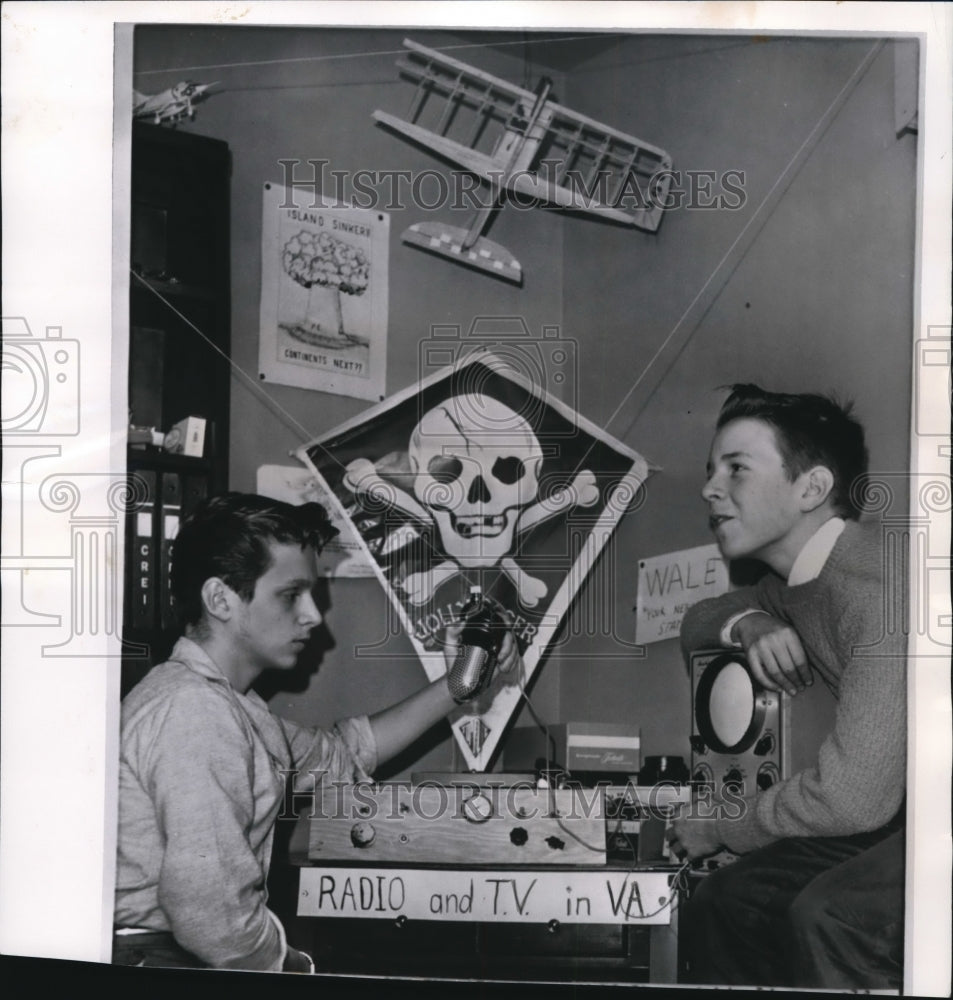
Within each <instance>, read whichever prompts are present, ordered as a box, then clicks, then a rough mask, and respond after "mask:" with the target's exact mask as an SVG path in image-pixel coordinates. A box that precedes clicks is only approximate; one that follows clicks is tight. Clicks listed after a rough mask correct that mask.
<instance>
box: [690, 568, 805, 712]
mask: <svg viewBox="0 0 953 1000" xmlns="http://www.w3.org/2000/svg"><path fill="white" fill-rule="evenodd" d="M772 584H774V581H773V580H771V579H770V578H766V580H765V581H764V582H762V583H759V584H757V585H756V586H754V587H744V588H742V589H740V590H735V591H730V592H729V593H727V594H722V595H720V596H719V597H712V598H709V599H707V600H704V601H700V602H699V603H698V604H695V605H693V606H692V607H691V608H689V609H688V612H687V613H686V615H685V619H684V621H683V622H682V630H681V642H682V653H683V655H684V657H685V662H686V664H687V663H688V661H689V657H690V655H691V654H692V653H693V652H695V651H696V650H699V649H710V648H735V649H741V650H743V651H744V653H745V654H746V656H747V659H748V665H749V667H750V668H751V673H752V675H753V676H754V678H755V680H756V681H757V682H758V683H759V684H760V685H761V686H762V687H764V688H767V689H768V690H769V691H781V690H784V691H787V693H788V694H791V695H794V694H796V693H797V692H798V690H803V689H804V687H805V686H807V685H808V684H810V683H812V678H811V667H810V664H809V663H808V659H807V656H806V654H805V652H804V648H803V646H802V645H801V640H800V637H799V636H798V634H797V632H796V631H795V630H794V629H793V628H792V627H791V626H790V625H789V624H788V623H787V622H785V621H783V620H782V619H781V618H778V617H776V616H775V615H774V614H772V612H771V610H770V609H771V607H772V604H771V601H770V599H769V590H770V587H771V586H772ZM729 625H730V627H731V640H732V642H733V643H734V645H733V646H726V644H725V632H726V631H727V629H728V626H729Z"/></svg>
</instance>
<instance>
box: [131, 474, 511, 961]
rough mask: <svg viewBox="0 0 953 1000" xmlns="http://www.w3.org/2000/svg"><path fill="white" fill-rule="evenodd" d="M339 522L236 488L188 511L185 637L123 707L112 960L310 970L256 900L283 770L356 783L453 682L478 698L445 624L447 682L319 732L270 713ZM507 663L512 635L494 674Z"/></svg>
mask: <svg viewBox="0 0 953 1000" xmlns="http://www.w3.org/2000/svg"><path fill="white" fill-rule="evenodd" d="M336 533H337V532H336V530H335V529H334V528H333V527H331V525H330V524H329V522H328V519H327V514H326V512H325V511H324V508H323V507H321V506H320V505H319V504H304V505H302V506H300V507H294V506H291V505H289V504H285V503H281V502H280V501H276V500H269V499H266V498H265V497H260V496H255V495H250V494H247V495H246V494H239V493H230V494H226V495H224V496H221V497H216V498H214V499H212V500H209V501H206V502H205V503H204V504H202V505H200V507H199V508H198V509H197V510H196V511H195V512H194V513H193V514H192V515H191V516H190V517H189V518H188V519H187V520H186V521H185V522H184V524H183V526H182V529H181V531H180V532H179V535H178V537H177V538H176V542H175V560H174V562H173V570H172V587H173V593H174V596H175V600H176V605H177V607H178V609H179V610H180V613H181V615H182V617H183V619H184V621H185V623H186V625H185V635H184V636H183V637H182V638H181V639H179V641H178V642H177V643H176V645H175V648H174V649H173V651H172V654H171V656H170V657H169V660H168V661H167V662H166V663H163V664H160V665H159V666H157V667H154V668H153V669H152V670H151V671H150V672H149V674H148V675H147V676H146V677H145V678H144V679H143V680H142V681H141V682H140V683H139V684H138V685H137V686H136V687H134V688H133V689H132V690H131V691H130V692H129V694H128V695H127V696H126V698H125V699H124V700H123V704H122V712H121V742H120V755H121V756H120V770H119V831H118V863H117V874H116V905H115V913H114V922H115V926H116V932H115V935H114V939H113V962H114V963H115V964H123V965H150V966H163V965H164V966H180V967H181V966H186V967H200V968H201V967H214V968H224V969H252V970H258V971H292V972H307V971H312V965H311V960H310V958H309V957H308V956H307V955H305V954H304V953H303V952H299V951H296V950H295V949H293V948H290V947H288V945H287V942H286V939H285V933H284V929H283V927H282V925H281V923H280V921H279V920H278V918H277V917H276V916H275V914H274V913H273V912H272V911H271V910H269V909H268V906H267V892H266V888H265V886H266V882H267V878H268V869H269V863H270V860H271V847H272V841H273V838H274V830H275V820H276V818H277V815H278V812H279V809H280V807H281V804H282V802H283V801H284V792H285V779H286V778H287V777H288V775H289V772H290V773H292V774H293V775H294V782H295V789H296V790H306V787H307V783H308V776H309V774H312V773H314V774H315V775H316V777H317V779H318V780H324V781H332V782H335V781H336V782H342V781H343V782H356V781H366V780H368V774H369V773H371V772H373V771H374V769H375V768H376V767H377V765H378V764H379V763H383V762H384V761H386V760H388V759H389V758H390V757H393V756H394V755H395V754H397V753H399V752H400V751H401V750H402V749H404V747H406V746H407V745H408V744H409V743H411V742H412V741H413V740H414V739H416V738H417V736H419V735H420V734H421V733H422V732H424V731H425V730H426V729H428V728H429V727H430V726H432V725H434V724H435V723H436V722H437V721H438V720H439V719H441V718H442V717H443V716H445V715H446V714H447V713H448V712H450V711H451V710H452V709H453V708H454V707H455V701H454V698H453V697H452V696H451V693H450V692H451V690H453V691H455V692H458V693H459V694H461V695H465V696H467V697H473V696H475V695H476V694H477V693H478V692H477V691H475V690H470V689H469V688H466V687H465V686H463V685H462V684H458V683H457V682H456V679H455V677H454V674H455V671H456V670H457V669H458V668H457V666H456V664H455V654H456V648H457V640H458V637H459V632H460V629H459V628H453V629H448V630H447V636H446V643H445V648H444V653H445V656H446V659H447V671H448V672H447V675H446V676H445V677H443V678H441V679H439V680H437V681H434V682H433V683H431V684H429V685H428V686H426V687H424V688H422V689H421V690H420V691H418V692H416V693H415V694H412V695H410V696H409V697H408V698H406V699H405V700H404V701H402V702H400V703H398V704H397V705H394V706H392V707H390V708H388V709H385V710H383V711H381V712H378V713H377V714H375V715H372V716H370V717H368V716H359V717H357V718H352V719H345V720H344V721H342V722H339V723H337V724H336V725H335V727H334V728H333V730H332V731H331V732H322V731H321V730H318V729H312V728H308V727H304V726H298V725H295V724H294V723H291V722H288V721H286V720H282V719H280V718H279V717H278V716H276V715H272V714H271V712H269V710H268V706H267V704H266V703H265V701H264V700H263V699H262V698H261V697H260V696H259V695H258V694H257V693H256V692H255V691H254V690H253V689H252V685H253V684H254V683H255V681H256V680H257V679H258V678H259V677H260V676H261V674H262V673H263V672H264V671H266V670H290V669H292V668H293V667H294V666H295V664H296V663H297V660H298V657H299V655H300V653H301V652H302V650H303V649H304V646H305V643H306V641H307V639H308V635H309V633H310V632H311V630H312V629H313V628H314V627H315V626H316V625H318V624H319V623H320V622H321V613H320V612H319V611H318V609H317V607H316V606H315V603H314V600H313V598H312V591H313V589H314V585H315V583H316V568H317V567H316V561H315V551H316V550H317V549H318V548H319V547H320V545H322V544H323V543H324V542H326V541H327V540H328V538H329V537H332V536H333V535H334V534H336ZM518 661H519V655H518V652H517V648H516V643H515V641H514V639H513V636H512V634H511V633H510V632H509V630H507V632H506V634H505V636H504V639H503V645H502V649H501V652H500V655H499V661H498V663H499V670H500V671H501V673H502V674H504V675H506V677H505V678H504V679H510V678H513V677H514V676H515V675H516V673H517V671H516V670H515V669H514V667H516V666H517V664H518ZM488 679H489V678H486V679H485V681H486V680H488ZM451 683H453V684H454V685H455V686H453V687H451Z"/></svg>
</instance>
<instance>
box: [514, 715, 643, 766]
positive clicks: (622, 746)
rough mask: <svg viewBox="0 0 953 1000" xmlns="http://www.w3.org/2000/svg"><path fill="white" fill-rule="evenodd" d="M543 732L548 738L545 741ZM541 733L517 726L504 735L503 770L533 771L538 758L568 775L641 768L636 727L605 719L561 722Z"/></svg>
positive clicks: (534, 727) (639, 744) (538, 730)
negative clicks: (553, 763)
mask: <svg viewBox="0 0 953 1000" xmlns="http://www.w3.org/2000/svg"><path fill="white" fill-rule="evenodd" d="M547 732H548V735H549V740H547V738H546V736H547ZM547 732H544V731H543V730H542V729H540V728H538V727H536V726H527V727H518V728H516V729H513V730H512V731H511V732H510V733H509V735H508V736H507V737H506V743H505V745H504V748H503V762H504V764H505V766H506V768H507V770H522V771H525V770H533V769H535V768H536V762H537V761H538V760H540V759H543V760H549V759H551V758H552V755H553V752H554V746H553V745H554V744H555V754H556V763H558V764H561V765H563V766H564V767H565V768H566V770H567V771H568V772H569V773H570V775H577V774H600V775H630V774H634V773H636V772H638V770H639V768H640V767H641V763H642V758H641V739H640V734H639V729H638V727H633V726H627V725H620V724H616V723H609V722H563V723H559V724H557V725H552V726H550V727H549V728H548V731H547Z"/></svg>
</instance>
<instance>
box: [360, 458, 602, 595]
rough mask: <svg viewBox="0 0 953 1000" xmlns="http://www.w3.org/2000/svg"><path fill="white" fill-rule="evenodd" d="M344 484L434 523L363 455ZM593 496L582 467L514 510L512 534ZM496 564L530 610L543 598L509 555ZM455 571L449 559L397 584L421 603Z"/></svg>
mask: <svg viewBox="0 0 953 1000" xmlns="http://www.w3.org/2000/svg"><path fill="white" fill-rule="evenodd" d="M344 485H345V486H346V487H347V488H348V489H349V490H351V492H353V493H354V494H355V495H357V496H359V497H365V498H367V499H369V500H373V501H376V502H377V503H385V504H387V505H388V506H390V507H394V508H396V509H397V510H399V511H401V512H402V513H404V514H406V515H408V516H409V517H412V518H413V519H414V520H415V521H417V522H419V523H420V524H422V525H424V526H426V527H431V526H433V525H434V523H435V522H434V517H433V514H432V513H431V512H430V510H428V509H427V508H426V507H425V506H424V505H423V504H421V503H420V501H419V500H417V499H416V498H415V497H413V496H411V495H410V494H409V493H408V492H407V491H406V490H403V489H401V488H400V487H399V486H397V485H395V484H394V483H392V482H389V481H388V480H386V479H384V478H383V477H382V476H381V475H380V474H379V473H378V472H377V469H376V467H375V466H374V463H373V462H372V461H370V460H369V459H367V458H355V459H354V461H353V462H351V463H350V464H349V465H348V466H347V469H346V470H345V473H344ZM598 499H599V488H598V487H597V486H596V477H595V476H594V475H593V474H592V473H591V472H590V471H589V470H588V469H584V470H583V471H582V472H579V473H577V474H576V477H575V478H574V479H573V481H572V482H571V483H570V484H569V485H568V486H565V487H561V488H560V489H558V490H555V491H554V492H553V493H552V494H550V496H548V497H547V498H546V499H545V500H538V501H536V502H535V503H533V504H531V505H530V506H528V507H526V508H524V509H523V510H521V511H519V512H518V513H517V518H518V520H517V523H516V533H519V534H522V533H523V532H525V531H528V530H529V529H530V528H533V527H535V526H536V525H537V524H540V523H542V522H543V521H548V520H549V519H550V518H551V517H555V516H556V515H557V514H561V513H562V512H563V511H565V510H569V509H570V508H571V507H591V506H592V505H593V504H594V503H596V502H597V501H598ZM490 565H492V563H491V564H490ZM500 568H501V569H502V570H503V572H504V573H506V575H507V576H508V577H509V578H510V580H511V581H512V582H513V584H514V585H515V587H516V590H517V593H518V594H519V599H520V603H521V604H523V605H525V606H526V607H528V608H532V607H535V606H536V605H537V604H538V603H539V601H540V600H541V599H542V598H543V597H545V596H546V591H547V587H546V584H545V583H543V581H542V580H539V579H537V578H536V577H534V576H531V575H530V574H529V573H527V572H525V570H522V569H520V567H519V566H517V564H516V562H515V560H514V559H512V558H511V557H510V556H504V557H503V558H502V559H501V560H500ZM459 572H460V566H459V565H458V564H457V563H456V562H454V561H452V560H449V559H448V560H444V561H443V562H440V563H438V564H437V565H436V566H433V567H431V568H430V569H429V570H426V571H425V572H422V573H411V574H409V575H408V576H407V577H405V578H404V579H403V580H402V581H400V583H399V584H398V585H399V586H400V587H401V588H402V589H403V590H404V591H405V592H406V593H407V595H408V597H409V599H410V601H411V602H412V603H413V604H425V603H426V602H427V601H428V600H430V597H431V595H432V594H433V593H434V591H435V590H436V589H437V588H438V587H439V586H440V585H441V584H442V583H444V582H445V581H447V580H451V579H452V578H453V577H455V576H456V575H457V574H458V573H459Z"/></svg>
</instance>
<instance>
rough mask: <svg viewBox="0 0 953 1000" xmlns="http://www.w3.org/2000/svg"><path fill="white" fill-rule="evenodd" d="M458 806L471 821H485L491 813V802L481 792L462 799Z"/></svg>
mask: <svg viewBox="0 0 953 1000" xmlns="http://www.w3.org/2000/svg"><path fill="white" fill-rule="evenodd" d="M460 808H461V809H462V810H463V815H464V816H465V817H466V818H467V819H468V820H469V821H470V822H471V823H485V822H486V821H487V820H488V819H489V818H490V817H491V816H492V815H493V803H492V802H491V801H490V800H489V799H488V798H487V797H486V796H485V795H484V794H483V793H482V792H477V793H476V794H475V795H471V796H470V798H468V799H464V800H463V803H462V805H461V807H460Z"/></svg>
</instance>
